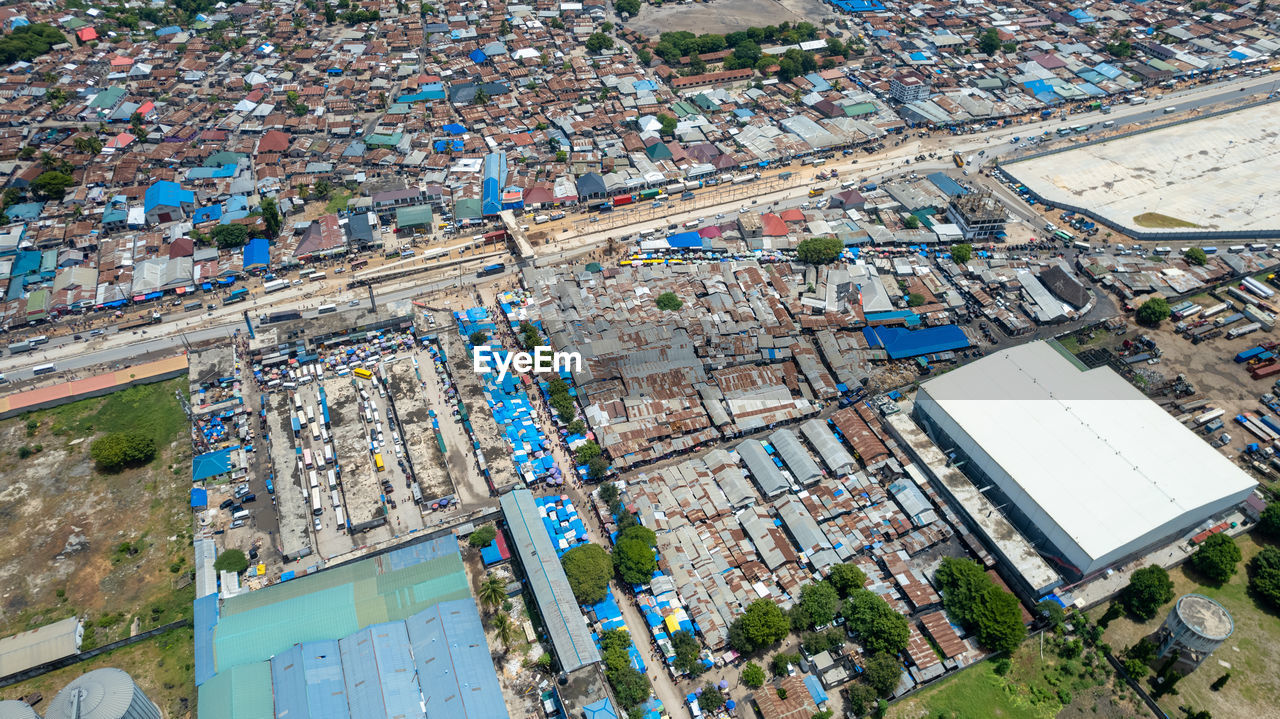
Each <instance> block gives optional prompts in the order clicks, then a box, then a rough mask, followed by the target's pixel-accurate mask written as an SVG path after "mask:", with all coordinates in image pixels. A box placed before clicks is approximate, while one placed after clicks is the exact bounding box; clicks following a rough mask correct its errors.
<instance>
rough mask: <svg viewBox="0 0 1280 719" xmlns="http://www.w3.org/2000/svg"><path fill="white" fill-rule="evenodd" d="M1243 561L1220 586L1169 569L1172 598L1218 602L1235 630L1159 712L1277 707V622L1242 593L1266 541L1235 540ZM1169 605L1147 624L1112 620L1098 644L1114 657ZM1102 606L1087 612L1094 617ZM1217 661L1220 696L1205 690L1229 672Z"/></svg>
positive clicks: (1229, 713) (1256, 711) (1258, 713)
mask: <svg viewBox="0 0 1280 719" xmlns="http://www.w3.org/2000/svg"><path fill="white" fill-rule="evenodd" d="M1236 544H1237V545H1238V546H1239V547H1240V553H1241V554H1242V555H1243V556H1244V559H1243V561H1241V562H1240V566H1239V569H1238V571H1237V572H1236V574H1235V576H1233V577H1232V578H1231V579H1230V580H1229V581H1228V582H1227V583H1226V584H1224V585H1222V586H1221V587H1210V586H1206V585H1202V584H1200V583H1199V582H1198V581H1197V579H1198V578H1197V577H1196V576H1195V574H1193V573H1191V572H1189V571H1188V570H1187V569H1186V568H1185V565H1183V566H1182V567H1178V568H1176V569H1173V570H1170V572H1169V577H1170V578H1171V579H1173V592H1174V597H1175V598H1176V597H1180V596H1182V595H1184V594H1187V593H1190V592H1195V593H1197V594H1203V595H1205V596H1206V597H1209V598H1210V599H1214V600H1217V601H1218V602H1220V603H1221V604H1222V606H1224V607H1226V609H1227V611H1228V612H1230V613H1231V618H1232V620H1233V621H1234V622H1235V631H1234V632H1233V633H1232V635H1231V636H1230V637H1229V638H1228V639H1227V641H1226V642H1225V643H1223V645H1222V646H1221V647H1219V648H1218V650H1217V651H1215V652H1214V653H1213V655H1212V656H1211V657H1209V658H1208V659H1207V660H1205V662H1204V664H1202V665H1200V668H1199V669H1198V670H1196V671H1195V672H1192V673H1191V674H1189V675H1187V676H1186V677H1184V678H1183V679H1182V680H1181V681H1179V682H1178V685H1177V687H1176V688H1177V690H1178V694H1176V695H1170V696H1165V697H1163V698H1162V699H1161V700H1160V705H1161V707H1162V708H1163V709H1164V710H1165V711H1166V712H1169V713H1170V714H1172V715H1174V716H1180V713H1177V712H1176V711H1175V710H1177V708H1178V707H1179V706H1181V705H1184V704H1185V705H1189V706H1191V707H1193V708H1195V709H1203V710H1207V711H1208V712H1209V713H1210V714H1212V715H1213V716H1214V717H1264V716H1274V715H1275V707H1277V706H1280V674H1277V673H1276V671H1275V669H1274V668H1275V667H1276V666H1277V664H1280V621H1278V617H1277V615H1276V614H1275V613H1274V612H1272V611H1271V610H1269V609H1266V608H1264V607H1262V606H1260V605H1259V604H1258V603H1256V602H1254V600H1253V598H1252V597H1250V596H1249V594H1248V591H1247V585H1248V581H1249V578H1248V575H1247V574H1246V572H1245V567H1246V566H1247V565H1248V563H1249V560H1250V559H1251V558H1252V557H1253V556H1254V555H1255V554H1257V553H1258V552H1259V551H1260V550H1261V549H1262V547H1263V546H1265V544H1266V543H1265V540H1263V541H1261V542H1260V541H1259V540H1257V539H1255V538H1254V537H1253V536H1252V535H1248V534H1246V535H1244V536H1241V537H1237V538H1236ZM1172 607H1173V603H1172V602H1170V603H1169V604H1167V605H1165V606H1164V607H1162V608H1161V609H1160V611H1159V612H1157V613H1156V616H1155V618H1153V619H1152V620H1151V621H1148V622H1143V623H1141V624H1135V623H1134V622H1132V621H1130V620H1129V619H1128V618H1126V617H1122V618H1120V619H1116V620H1115V621H1113V622H1112V623H1111V625H1110V626H1109V627H1107V632H1106V634H1105V635H1104V636H1103V641H1106V642H1107V643H1109V644H1110V645H1111V646H1112V647H1115V649H1116V651H1117V652H1119V651H1121V650H1123V649H1124V648H1125V647H1128V646H1130V645H1132V644H1134V643H1136V642H1137V641H1138V640H1139V639H1141V638H1142V637H1145V636H1147V635H1149V634H1151V633H1152V632H1154V631H1155V630H1156V629H1158V628H1159V627H1160V623H1161V622H1163V621H1164V618H1165V617H1166V616H1167V615H1168V614H1169V610H1170V609H1171V608H1172ZM1104 611H1106V606H1105V605H1103V606H1099V607H1095V608H1094V609H1092V610H1090V612H1089V614H1090V615H1091V616H1094V617H1097V616H1101V614H1102V613H1103V612H1104ZM1219 662H1226V663H1227V664H1230V665H1231V668H1230V670H1229V671H1230V672H1231V681H1230V682H1228V683H1227V685H1226V686H1225V687H1223V688H1222V689H1220V690H1219V691H1216V692H1215V691H1211V690H1210V689H1209V685H1210V684H1212V683H1213V682H1214V680H1216V679H1217V678H1218V677H1220V676H1222V674H1223V673H1224V672H1226V671H1228V669H1227V668H1226V667H1224V666H1222V665H1221V664H1220V663H1219Z"/></svg>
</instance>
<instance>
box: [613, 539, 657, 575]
mask: <svg viewBox="0 0 1280 719" xmlns="http://www.w3.org/2000/svg"><path fill="white" fill-rule="evenodd" d="M656 543H657V538H656V537H655V536H654V533H653V530H651V529H647V528H645V527H642V526H640V525H639V524H636V525H633V526H630V527H627V528H626V529H625V530H623V531H621V532H619V533H618V539H617V541H616V542H615V543H614V545H613V568H614V569H615V570H616V571H617V572H618V576H619V577H621V578H622V581H624V582H626V583H627V584H648V583H649V580H651V579H653V572H654V570H656V569H657V568H658V560H657V558H656V557H654V553H653V547H654V545H655V544H656Z"/></svg>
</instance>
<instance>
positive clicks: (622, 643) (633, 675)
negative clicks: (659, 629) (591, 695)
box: [566, 553, 650, 714]
mask: <svg viewBox="0 0 1280 719" xmlns="http://www.w3.org/2000/svg"><path fill="white" fill-rule="evenodd" d="M566 555H567V553H566ZM630 646H631V636H630V635H629V634H627V633H626V632H625V631H623V630H621V629H610V630H609V631H607V632H604V633H603V634H601V635H600V648H601V655H602V656H603V657H604V667H605V669H604V675H605V679H607V680H608V681H609V685H610V686H612V687H613V693H614V696H616V697H617V698H618V703H620V704H622V708H623V709H625V710H626V712H627V713H628V714H630V713H632V712H633V711H634V710H635V708H636V707H638V706H640V705H641V704H643V703H644V702H645V701H647V700H648V699H649V694H650V690H649V677H646V676H645V675H644V673H643V672H640V671H636V669H635V668H634V667H632V666H631V659H630V658H629V657H628V656H627V648H628V647H630Z"/></svg>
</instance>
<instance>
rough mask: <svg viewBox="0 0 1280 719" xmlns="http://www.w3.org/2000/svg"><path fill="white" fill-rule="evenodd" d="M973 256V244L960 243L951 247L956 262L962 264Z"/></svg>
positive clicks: (952, 257)
mask: <svg viewBox="0 0 1280 719" xmlns="http://www.w3.org/2000/svg"><path fill="white" fill-rule="evenodd" d="M972 258H973V245H968V244H960V245H953V246H952V247H951V259H952V260H954V261H955V262H956V264H960V265H963V264H966V263H967V262H968V261H969V260H970V259H972Z"/></svg>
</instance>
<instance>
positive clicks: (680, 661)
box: [671, 631, 706, 677]
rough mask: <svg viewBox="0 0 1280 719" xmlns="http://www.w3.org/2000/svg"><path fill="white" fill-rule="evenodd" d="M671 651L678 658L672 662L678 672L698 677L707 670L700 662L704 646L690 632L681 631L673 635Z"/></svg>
mask: <svg viewBox="0 0 1280 719" xmlns="http://www.w3.org/2000/svg"><path fill="white" fill-rule="evenodd" d="M671 649H672V651H674V652H675V654H676V658H675V659H674V660H673V661H672V662H671V664H672V666H674V667H675V668H676V669H677V670H679V671H681V672H684V673H686V674H688V675H689V676H691V677H696V676H698V675H699V674H701V673H702V672H703V670H704V669H705V668H706V667H704V666H703V664H702V662H701V661H700V660H699V655H700V654H701V653H702V645H701V644H699V643H698V640H697V639H694V637H693V635H692V634H690V633H689V632H685V631H679V632H676V633H675V634H672V635H671Z"/></svg>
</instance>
